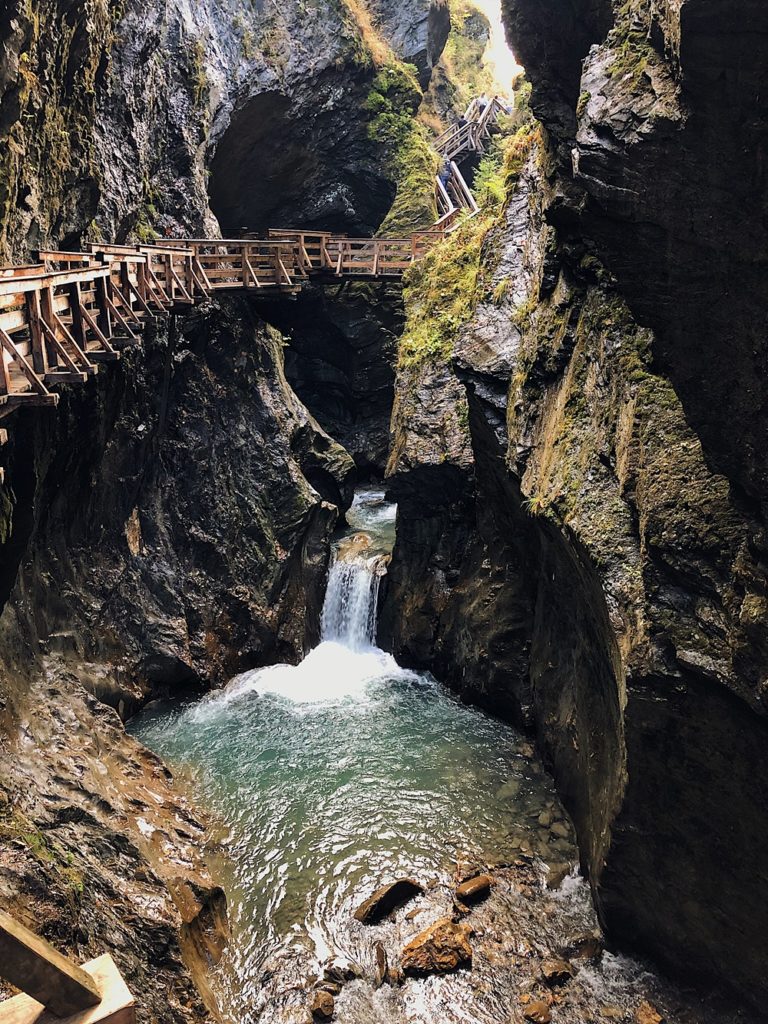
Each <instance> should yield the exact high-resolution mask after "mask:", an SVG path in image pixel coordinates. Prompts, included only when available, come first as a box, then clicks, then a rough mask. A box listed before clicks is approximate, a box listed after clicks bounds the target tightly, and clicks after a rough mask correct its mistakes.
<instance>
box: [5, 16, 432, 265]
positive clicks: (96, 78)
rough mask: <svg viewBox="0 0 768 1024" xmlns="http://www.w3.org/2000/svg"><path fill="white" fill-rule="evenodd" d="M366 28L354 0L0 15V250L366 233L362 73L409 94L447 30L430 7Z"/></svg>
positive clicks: (368, 154) (394, 175) (381, 169)
mask: <svg viewBox="0 0 768 1024" xmlns="http://www.w3.org/2000/svg"><path fill="white" fill-rule="evenodd" d="M376 13H377V12H376V11H375V10H372V11H371V12H369V10H368V8H367V6H366V5H365V4H362V3H358V2H357V0H322V2H320V3H317V4H311V5H309V6H306V5H303V4H300V3H298V2H296V3H289V4H281V5H279V7H272V6H270V5H267V4H265V3H262V2H259V3H255V4H254V3H251V2H250V0H226V2H225V3H219V2H216V0H205V2H203V3H187V2H185V0H174V2H172V3H169V4H163V5H160V6H151V5H150V6H146V5H141V4H138V3H132V2H131V3H126V4H122V5H115V4H110V3H108V2H107V0H88V2H87V3H85V4H83V3H73V2H70V0H41V2H39V3H37V2H29V0H13V2H12V3H11V4H10V5H6V6H5V8H4V10H3V12H2V13H0V46H2V55H3V60H2V69H1V70H0V140H1V141H2V143H3V145H2V158H1V159H2V164H0V230H1V232H2V233H1V234H0V248H1V249H2V251H4V254H5V255H6V256H7V257H8V258H16V259H19V258H26V256H27V255H28V254H29V252H30V250H32V249H34V248H37V247H45V246H57V247H64V248H66V247H76V246H77V245H79V244H80V242H81V240H82V239H83V238H85V237H87V238H89V239H91V240H93V239H97V238H98V237H103V238H105V239H107V240H109V241H111V242H122V241H125V240H126V239H127V238H129V237H132V236H136V235H138V236H139V237H141V238H144V239H149V238H151V237H152V235H153V233H154V231H157V232H159V233H160V234H161V235H162V234H165V233H168V234H171V235H174V236H177V235H179V234H186V235H192V236H195V235H197V236H199V235H200V234H206V235H207V234H211V233H212V232H215V229H216V219H215V218H216V217H217V218H218V220H219V222H220V224H221V226H222V227H223V228H224V230H225V231H227V230H234V229H240V228H242V227H248V228H249V229H251V230H261V229H263V228H265V227H284V226H304V227H318V228H320V227H322V228H324V229H326V230H331V229H337V230H352V231H353V232H355V231H357V232H359V231H362V230H368V231H369V232H370V231H372V230H375V228H376V227H377V226H378V225H379V224H380V223H381V221H382V219H383V218H384V216H385V214H386V213H387V211H388V210H389V208H390V206H391V205H392V201H393V199H394V197H395V193H396V190H397V181H398V168H397V167H396V166H395V162H394V155H395V154H394V151H393V150H394V147H393V140H392V139H391V138H390V137H388V136H387V134H386V132H381V131H379V130H378V128H377V126H376V124H375V123H374V122H375V115H376V113H377V111H376V110H375V109H374V108H373V107H372V106H371V104H370V103H369V100H370V97H371V93H372V91H373V89H374V83H375V80H376V75H377V70H378V69H377V66H376V63H375V60H374V59H373V58H374V56H380V51H381V50H383V48H385V47H386V45H387V44H388V43H391V44H392V46H393V48H394V54H395V57H401V58H404V59H405V60H408V61H414V62H416V64H417V65H418V67H419V70H420V73H421V75H422V80H423V81H426V80H427V79H428V76H429V69H430V67H431V65H432V63H433V62H434V60H436V59H437V57H439V54H440V51H441V50H442V47H443V45H444V42H445V38H446V36H447V32H448V28H449V21H448V14H447V9H446V7H445V5H444V4H443V3H442V0H420V2H419V3H417V4H415V5H408V6H407V8H406V7H403V6H401V7H400V8H398V9H396V10H390V9H389V8H388V9H387V11H386V12H379V13H381V14H382V17H381V19H380V24H377V25H374V24H373V21H372V16H373V17H375V15H376ZM384 15H386V16H384ZM409 102H410V101H409V100H408V99H407V97H405V95H404V94H403V96H401V97H400V101H399V105H400V107H401V108H403V109H404V108H405V107H407V106H408V103H409ZM209 193H210V199H209ZM287 222H290V223H287Z"/></svg>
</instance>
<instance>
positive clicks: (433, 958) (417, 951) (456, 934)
mask: <svg viewBox="0 0 768 1024" xmlns="http://www.w3.org/2000/svg"><path fill="white" fill-rule="evenodd" d="M471 934H472V932H471V929H470V928H467V927H466V925H462V924H455V923H454V922H453V921H451V920H450V918H447V917H446V918H443V919H442V920H440V921H437V922H436V923H435V924H433V925H431V926H430V927H429V928H427V929H426V931H423V932H421V934H420V935H417V936H416V938H415V939H413V940H412V941H411V942H409V943H408V945H407V946H406V947H405V949H404V950H403V955H402V960H401V963H402V968H403V971H404V972H405V973H406V974H409V975H417V976H418V975H424V974H448V973H449V972H450V971H455V970H457V969H458V968H459V967H465V966H467V965H469V964H471V963H472V947H471V946H470V944H469V936H470V935H471Z"/></svg>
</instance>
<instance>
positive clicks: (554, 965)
mask: <svg viewBox="0 0 768 1024" xmlns="http://www.w3.org/2000/svg"><path fill="white" fill-rule="evenodd" d="M541 973H542V975H543V977H544V981H546V983H547V984H548V985H549V987H550V988H557V987H558V986H560V985H565V983H566V982H567V981H570V980H571V978H572V977H573V974H574V971H573V967H571V965H570V964H569V963H568V961H567V960H562V959H561V958H560V957H549V958H548V959H546V960H544V961H543V963H542V965H541Z"/></svg>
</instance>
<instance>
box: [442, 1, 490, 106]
mask: <svg viewBox="0 0 768 1024" xmlns="http://www.w3.org/2000/svg"><path fill="white" fill-rule="evenodd" d="M449 7H450V10H451V34H450V35H449V37H448V42H447V43H446V45H445V50H444V52H443V56H442V61H441V63H442V65H443V67H444V69H445V73H446V75H447V77H448V79H449V81H450V82H451V83H452V84H453V87H454V90H455V97H454V102H455V105H456V107H457V109H461V110H464V109H466V107H467V106H469V103H470V102H471V100H473V99H474V97H475V96H479V95H480V93H482V92H488V93H492V92H494V87H493V76H492V74H491V73H490V71H489V70H488V68H487V67H486V66H485V65H484V64H483V54H484V53H485V47H486V45H487V42H488V33H489V25H488V20H487V19H486V17H485V15H484V14H483V13H482V11H480V10H479V9H478V8H477V7H475V5H474V4H473V3H472V2H471V0H449Z"/></svg>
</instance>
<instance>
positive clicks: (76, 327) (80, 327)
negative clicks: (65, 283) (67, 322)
mask: <svg viewBox="0 0 768 1024" xmlns="http://www.w3.org/2000/svg"><path fill="white" fill-rule="evenodd" d="M69 311H70V313H71V314H72V337H73V338H74V339H75V341H76V342H77V344H78V345H79V347H80V348H81V349H82V350H83V352H87V351H88V329H87V327H86V324H85V320H84V319H83V300H82V296H81V294H80V283H79V282H78V281H76V282H75V283H74V284H73V285H70V287H69Z"/></svg>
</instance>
